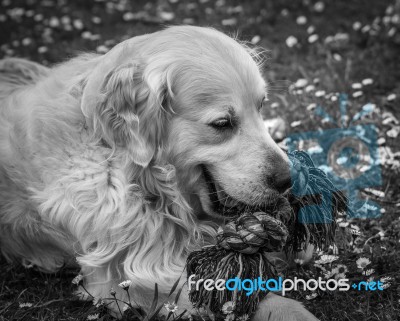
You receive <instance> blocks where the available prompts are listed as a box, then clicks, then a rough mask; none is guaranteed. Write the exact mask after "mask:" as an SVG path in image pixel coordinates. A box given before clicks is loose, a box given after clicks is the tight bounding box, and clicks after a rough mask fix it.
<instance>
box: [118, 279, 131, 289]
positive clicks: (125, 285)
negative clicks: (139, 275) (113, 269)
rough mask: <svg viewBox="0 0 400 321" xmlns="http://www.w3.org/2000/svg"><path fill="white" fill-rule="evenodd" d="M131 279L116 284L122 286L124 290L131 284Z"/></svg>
mask: <svg viewBox="0 0 400 321" xmlns="http://www.w3.org/2000/svg"><path fill="white" fill-rule="evenodd" d="M131 284H132V281H131V280H125V281H122V282H121V283H120V284H118V286H119V287H121V288H123V289H124V290H125V291H126V290H128V289H129V287H130V286H131Z"/></svg>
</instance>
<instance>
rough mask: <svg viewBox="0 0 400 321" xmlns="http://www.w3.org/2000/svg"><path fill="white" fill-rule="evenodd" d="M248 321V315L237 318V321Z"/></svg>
mask: <svg viewBox="0 0 400 321" xmlns="http://www.w3.org/2000/svg"><path fill="white" fill-rule="evenodd" d="M249 319H250V317H249V315H248V314H243V315H241V316H239V317H238V318H237V320H238V321H247V320H249Z"/></svg>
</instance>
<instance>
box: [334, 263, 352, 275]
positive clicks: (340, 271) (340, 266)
mask: <svg viewBox="0 0 400 321" xmlns="http://www.w3.org/2000/svg"><path fill="white" fill-rule="evenodd" d="M335 271H337V272H336V274H343V273H347V272H348V271H349V270H348V269H347V266H346V265H344V264H338V265H337V266H336V267H335Z"/></svg>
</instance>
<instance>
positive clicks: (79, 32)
mask: <svg viewBox="0 0 400 321" xmlns="http://www.w3.org/2000/svg"><path fill="white" fill-rule="evenodd" d="M323 4H324V8H323V10H322V11H320V10H318V8H321V5H319V6H318V5H315V1H310V0H307V1H306V0H303V1H289V0H282V1H274V2H272V1H268V2H265V3H264V1H262V0H254V1H252V2H250V1H248V2H245V1H243V2H241V1H233V0H232V1H231V0H229V1H228V0H226V1H221V0H218V1H211V0H210V1H200V2H194V1H192V2H191V1H183V0H180V1H170V2H168V1H162V0H160V1H157V2H154V3H153V2H148V3H147V2H146V1H141V0H140V1H134V2H133V1H132V2H129V1H126V2H125V1H94V2H89V1H88V2H83V1H78V0H75V1H66V0H59V1H53V0H42V1H33V0H30V1H19V0H16V1H4V0H3V1H2V2H1V10H0V12H1V13H0V29H1V30H2V31H3V32H2V33H0V44H1V46H0V55H1V56H2V57H4V56H19V57H27V58H30V59H33V60H35V61H38V62H41V63H43V64H46V65H50V64H53V63H57V62H60V61H63V60H65V59H68V58H69V57H71V56H73V55H75V54H76V53H77V52H79V51H87V50H90V51H93V50H98V51H99V52H102V51H106V50H107V49H108V48H110V47H111V46H112V45H113V44H115V43H117V42H119V41H121V40H123V39H126V38H129V37H132V36H135V35H139V34H142V33H148V32H153V31H156V30H158V29H160V27H162V26H163V25H165V24H180V23H193V24H196V25H203V26H214V27H216V28H218V29H221V30H224V31H226V32H228V33H235V32H236V31H237V30H238V31H239V36H240V38H241V39H244V40H248V41H250V40H253V41H254V42H256V40H257V39H256V38H253V37H254V36H256V35H257V36H259V42H258V43H257V45H260V46H262V47H265V48H267V49H269V50H270V51H269V53H268V56H269V58H268V60H267V63H266V68H265V70H264V73H265V77H266V79H268V81H269V82H270V101H271V105H270V106H271V108H269V109H268V110H265V111H264V113H265V116H266V117H268V118H270V117H281V118H283V119H284V120H285V122H286V124H291V126H290V125H287V126H286V129H285V132H286V134H290V133H294V132H302V131H309V130H318V129H326V128H332V127H334V126H332V125H330V124H329V123H324V122H323V121H322V120H321V118H320V117H317V116H315V114H314V113H313V111H312V108H311V107H312V105H311V104H318V105H321V106H323V107H324V108H325V109H326V110H327V111H328V112H329V113H330V114H332V115H333V116H334V117H338V116H339V109H338V103H337V102H335V101H332V98H331V96H332V95H334V94H335V93H338V92H343V93H347V94H349V97H350V101H349V106H348V114H349V116H350V117H352V116H353V115H354V114H355V113H357V112H358V111H359V110H360V109H361V107H362V106H363V105H365V104H366V103H368V102H371V103H373V104H375V105H376V106H377V108H376V110H375V112H373V113H372V114H371V115H369V116H368V115H367V116H366V117H364V118H363V122H364V123H373V124H374V125H375V126H377V127H378V128H379V137H380V138H381V139H382V138H384V139H385V141H383V140H381V141H380V142H381V145H380V147H381V148H380V149H381V152H382V155H381V157H382V165H381V169H382V175H383V184H382V186H378V187H376V189H378V190H380V191H383V192H384V196H383V197H379V195H378V194H377V195H378V196H376V195H375V196H374V195H373V193H372V194H371V193H369V195H368V197H370V198H376V199H377V200H376V201H377V202H379V204H380V205H381V207H382V208H383V209H384V210H385V212H384V213H382V216H381V218H378V219H369V220H366V219H353V220H349V223H351V225H349V226H347V227H339V229H338V236H337V241H338V250H339V260H338V261H335V262H334V263H332V264H326V265H324V266H323V267H324V269H325V271H323V270H322V269H321V268H318V267H317V266H315V265H313V264H311V265H309V266H303V265H300V264H298V265H297V266H296V267H295V268H290V269H288V270H286V271H284V274H285V276H286V277H293V276H304V277H305V278H310V277H313V278H315V277H316V276H317V275H323V274H324V273H327V272H329V271H331V270H332V269H333V270H334V269H335V267H336V266H337V265H338V264H343V265H345V266H346V268H347V269H348V272H347V276H348V277H349V279H350V280H352V281H359V280H365V279H367V278H368V277H367V276H364V275H362V272H363V271H362V270H361V269H359V268H357V264H356V260H357V259H359V258H360V257H367V258H369V259H370V260H371V264H370V265H369V266H368V269H369V268H371V269H374V270H375V271H374V272H373V273H372V275H371V276H372V277H374V278H375V280H378V279H380V278H382V277H387V276H390V277H391V278H392V281H391V282H390V284H391V285H390V286H389V287H388V288H387V289H385V290H384V291H375V292H358V291H355V290H350V291H348V292H339V291H335V292H331V293H318V294H317V296H316V297H315V298H312V297H310V296H309V295H310V293H306V292H292V293H290V296H291V297H294V298H296V299H298V300H300V301H302V302H304V304H305V305H306V307H307V308H308V309H309V310H310V311H312V312H313V313H314V314H315V315H316V316H317V317H318V318H320V319H321V320H324V321H328V320H329V321H333V320H398V317H399V315H400V301H399V298H400V287H399V286H398V285H397V284H398V282H399V280H400V274H399V271H400V255H399V253H400V243H399V239H400V220H399V215H398V213H399V209H400V196H399V195H400V184H399V181H400V179H399V172H400V163H399V161H400V154H396V152H399V149H398V148H399V146H398V139H399V138H398V136H396V137H393V136H394V135H390V134H389V133H390V131H391V130H396V126H398V124H396V123H395V121H393V120H392V121H391V120H390V117H391V115H392V116H393V117H394V118H395V119H399V118H400V110H399V109H398V104H399V98H398V97H400V68H399V66H400V55H399V54H398V53H399V48H400V33H399V27H400V22H399V16H398V15H399V14H400V3H399V1H397V7H396V5H395V3H394V1H391V0H384V1H373V2H372V1H368V3H366V2H365V1H361V0H352V1H345V0H337V1H324V2H323ZM18 8H20V9H18ZM127 12H132V13H135V15H129V14H127ZM171 12H172V13H173V15H171V14H170V13H171ZM396 15H397V16H396ZM299 16H304V17H306V20H307V21H306V23H305V24H303V25H301V24H300V25H299V24H297V23H296V18H297V17H299ZM94 17H96V18H94ZM385 17H386V18H385ZM396 17H397V18H396ZM124 18H125V20H124ZM170 18H172V19H171V20H169V19H170ZM126 20H128V21H126ZM300 20H301V19H300ZM303 20H304V18H303ZM68 21H70V22H68ZM300 22H301V21H300ZM356 22H360V25H361V28H360V29H357V23H356ZM311 26H313V27H314V29H315V30H314V31H313V30H312V29H311V28H310V27H311ZM310 34H316V35H318V39H317V40H316V41H315V42H312V43H310V42H309V40H313V39H309V36H310ZM338 34H339V35H338ZM335 35H336V37H334V36H335ZM289 36H294V37H295V38H296V39H297V40H298V44H297V45H295V46H294V47H288V45H287V44H286V39H287V38H288V37H289ZM329 36H332V37H329ZM314 38H315V37H314ZM300 78H301V79H306V80H307V82H308V84H313V85H314V86H315V87H316V88H315V90H311V91H308V92H307V90H305V88H295V87H294V86H290V84H291V83H294V82H296V81H297V80H298V79H300ZM366 78H371V79H373V84H371V85H366V86H363V87H362V89H361V91H362V95H361V96H360V97H356V96H357V94H356V95H355V96H354V93H355V92H357V91H359V90H360V89H354V88H353V86H352V85H353V84H355V83H360V82H361V81H362V80H363V79H366ZM299 90H301V91H299ZM317 91H319V92H320V93H321V95H320V97H316V94H315V93H316V92H317ZM322 91H324V92H325V93H324V94H322ZM392 94H395V95H396V97H397V98H396V97H394V99H392V98H393V96H391V95H392ZM310 105H311V107H310ZM390 114H391V115H390ZM375 194H376V193H375ZM342 223H343V224H342V225H343V226H344V225H345V224H344V222H342ZM354 229H359V231H360V234H361V235H359V236H357V237H354V236H352V234H351V232H352V230H354ZM329 251H331V254H332V253H333V251H334V249H330V250H328V253H329ZM317 259H318V258H317ZM77 273H78V271H74V270H62V271H60V272H59V273H57V274H55V275H49V274H42V273H40V272H37V271H34V270H32V269H25V268H23V267H21V266H13V265H10V264H7V263H6V262H4V259H0V320H46V321H49V320H86V319H87V317H88V315H92V314H95V313H99V317H100V318H102V319H103V320H111V319H112V317H111V316H110V315H108V314H107V313H106V310H105V309H104V308H96V307H95V306H93V304H92V302H83V301H80V300H78V298H77V297H76V296H74V295H73V292H74V290H75V287H74V286H73V285H72V284H71V280H72V279H73V277H74V276H75V275H76V274H77ZM26 302H29V303H32V306H31V307H20V304H21V303H26ZM178 312H179V311H178ZM132 318H134V316H133V315H132V314H128V315H127V316H126V317H125V319H127V320H128V319H132Z"/></svg>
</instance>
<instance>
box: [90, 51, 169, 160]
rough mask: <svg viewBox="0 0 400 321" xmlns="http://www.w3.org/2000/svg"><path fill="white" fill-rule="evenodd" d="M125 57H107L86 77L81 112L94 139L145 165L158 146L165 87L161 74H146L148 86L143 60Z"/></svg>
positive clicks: (162, 117) (162, 122)
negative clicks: (129, 59) (96, 138)
mask: <svg viewBox="0 0 400 321" xmlns="http://www.w3.org/2000/svg"><path fill="white" fill-rule="evenodd" d="M121 60H122V61H123V60H125V62H124V61H123V62H124V63H122V64H121ZM126 60H127V59H120V60H119V59H115V57H114V59H112V60H111V61H110V59H109V61H108V62H106V63H103V64H102V65H101V66H99V67H98V69H99V70H98V71H96V72H95V73H93V74H92V75H91V76H90V78H89V80H88V83H87V84H86V86H85V89H84V93H83V97H82V111H83V112H84V114H85V116H86V118H87V122H88V123H89V124H90V126H91V127H93V131H94V133H95V134H96V135H97V136H98V138H101V139H102V140H103V141H105V142H106V143H107V144H108V145H109V146H111V147H112V148H113V149H115V150H116V149H119V150H123V151H125V152H126V153H127V155H128V157H130V159H131V160H132V161H133V162H134V163H136V164H138V165H140V166H143V167H146V166H147V165H148V164H149V163H150V161H151V160H152V158H153V157H154V155H155V154H156V152H157V149H158V148H159V146H162V137H163V129H164V128H163V127H164V126H165V117H167V115H166V114H167V113H166V110H165V109H164V108H163V106H162V104H163V101H164V100H165V92H166V90H164V89H165V86H164V84H163V83H162V81H161V78H162V77H156V76H154V77H150V78H151V86H149V83H148V79H146V77H145V75H144V69H145V63H144V62H141V61H137V62H133V61H132V60H131V61H126ZM116 65H117V66H116ZM147 78H149V77H147Z"/></svg>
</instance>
